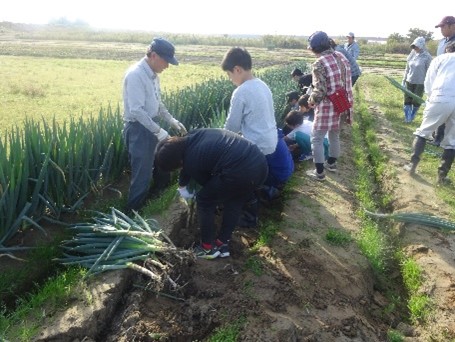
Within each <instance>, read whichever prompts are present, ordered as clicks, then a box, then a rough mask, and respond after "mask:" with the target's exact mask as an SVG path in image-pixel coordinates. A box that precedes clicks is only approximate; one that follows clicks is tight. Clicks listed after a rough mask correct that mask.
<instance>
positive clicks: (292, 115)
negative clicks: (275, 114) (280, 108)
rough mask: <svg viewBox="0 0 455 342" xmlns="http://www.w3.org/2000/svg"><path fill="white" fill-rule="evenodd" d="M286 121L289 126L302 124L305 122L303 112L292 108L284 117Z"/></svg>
mask: <svg viewBox="0 0 455 342" xmlns="http://www.w3.org/2000/svg"><path fill="white" fill-rule="evenodd" d="M284 122H286V124H287V125H289V126H297V125H301V124H302V123H303V113H302V112H299V111H298V110H291V111H290V112H289V113H288V114H287V115H286V117H285V118H284Z"/></svg>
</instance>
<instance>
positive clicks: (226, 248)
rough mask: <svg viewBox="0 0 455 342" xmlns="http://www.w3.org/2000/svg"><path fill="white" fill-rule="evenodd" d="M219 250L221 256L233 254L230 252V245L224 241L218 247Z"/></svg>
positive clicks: (225, 256)
mask: <svg viewBox="0 0 455 342" xmlns="http://www.w3.org/2000/svg"><path fill="white" fill-rule="evenodd" d="M217 248H218V250H219V251H220V255H219V257H220V258H227V257H229V256H231V253H229V245H228V244H226V243H224V244H222V245H221V246H219V247H217Z"/></svg>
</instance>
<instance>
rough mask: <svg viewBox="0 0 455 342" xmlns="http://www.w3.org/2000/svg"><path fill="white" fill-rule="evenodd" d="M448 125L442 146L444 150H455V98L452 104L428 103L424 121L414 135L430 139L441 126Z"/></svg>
mask: <svg viewBox="0 0 455 342" xmlns="http://www.w3.org/2000/svg"><path fill="white" fill-rule="evenodd" d="M443 123H445V124H446V128H445V131H444V139H443V140H442V141H441V144H440V146H441V147H442V148H444V149H455V98H454V101H451V102H429V101H427V103H426V105H425V109H424V111H423V119H422V123H421V125H420V127H419V128H417V129H416V131H415V132H414V135H418V136H419V137H422V138H425V139H429V138H430V137H431V134H432V133H433V131H435V130H436V128H437V127H438V126H439V125H442V124H443Z"/></svg>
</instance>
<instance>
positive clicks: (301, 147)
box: [284, 110, 329, 161]
mask: <svg viewBox="0 0 455 342" xmlns="http://www.w3.org/2000/svg"><path fill="white" fill-rule="evenodd" d="M304 115H305V113H302V112H300V111H296V110H292V111H290V112H289V113H288V115H286V118H285V122H286V125H287V126H288V127H289V128H290V130H291V131H290V132H289V133H288V134H287V135H286V136H285V137H284V141H285V142H286V143H287V144H288V146H289V150H290V151H292V152H293V154H294V156H295V155H298V156H299V157H298V158H299V160H300V161H303V160H311V159H313V150H312V149H311V130H312V129H313V122H311V121H309V120H305V119H304ZM328 153H329V140H328V139H327V136H326V137H324V155H325V159H326V160H327V156H328Z"/></svg>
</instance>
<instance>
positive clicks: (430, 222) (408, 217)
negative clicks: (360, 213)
mask: <svg viewBox="0 0 455 342" xmlns="http://www.w3.org/2000/svg"><path fill="white" fill-rule="evenodd" d="M365 213H366V214H367V215H369V216H372V217H377V218H385V219H391V220H395V221H399V222H405V223H414V224H420V225H423V226H428V227H433V228H440V229H446V230H453V231H455V222H453V221H449V220H446V219H443V218H441V217H438V216H434V215H431V214H425V213H409V212H408V213H406V212H399V213H392V214H380V213H373V212H371V211H368V210H365Z"/></svg>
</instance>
